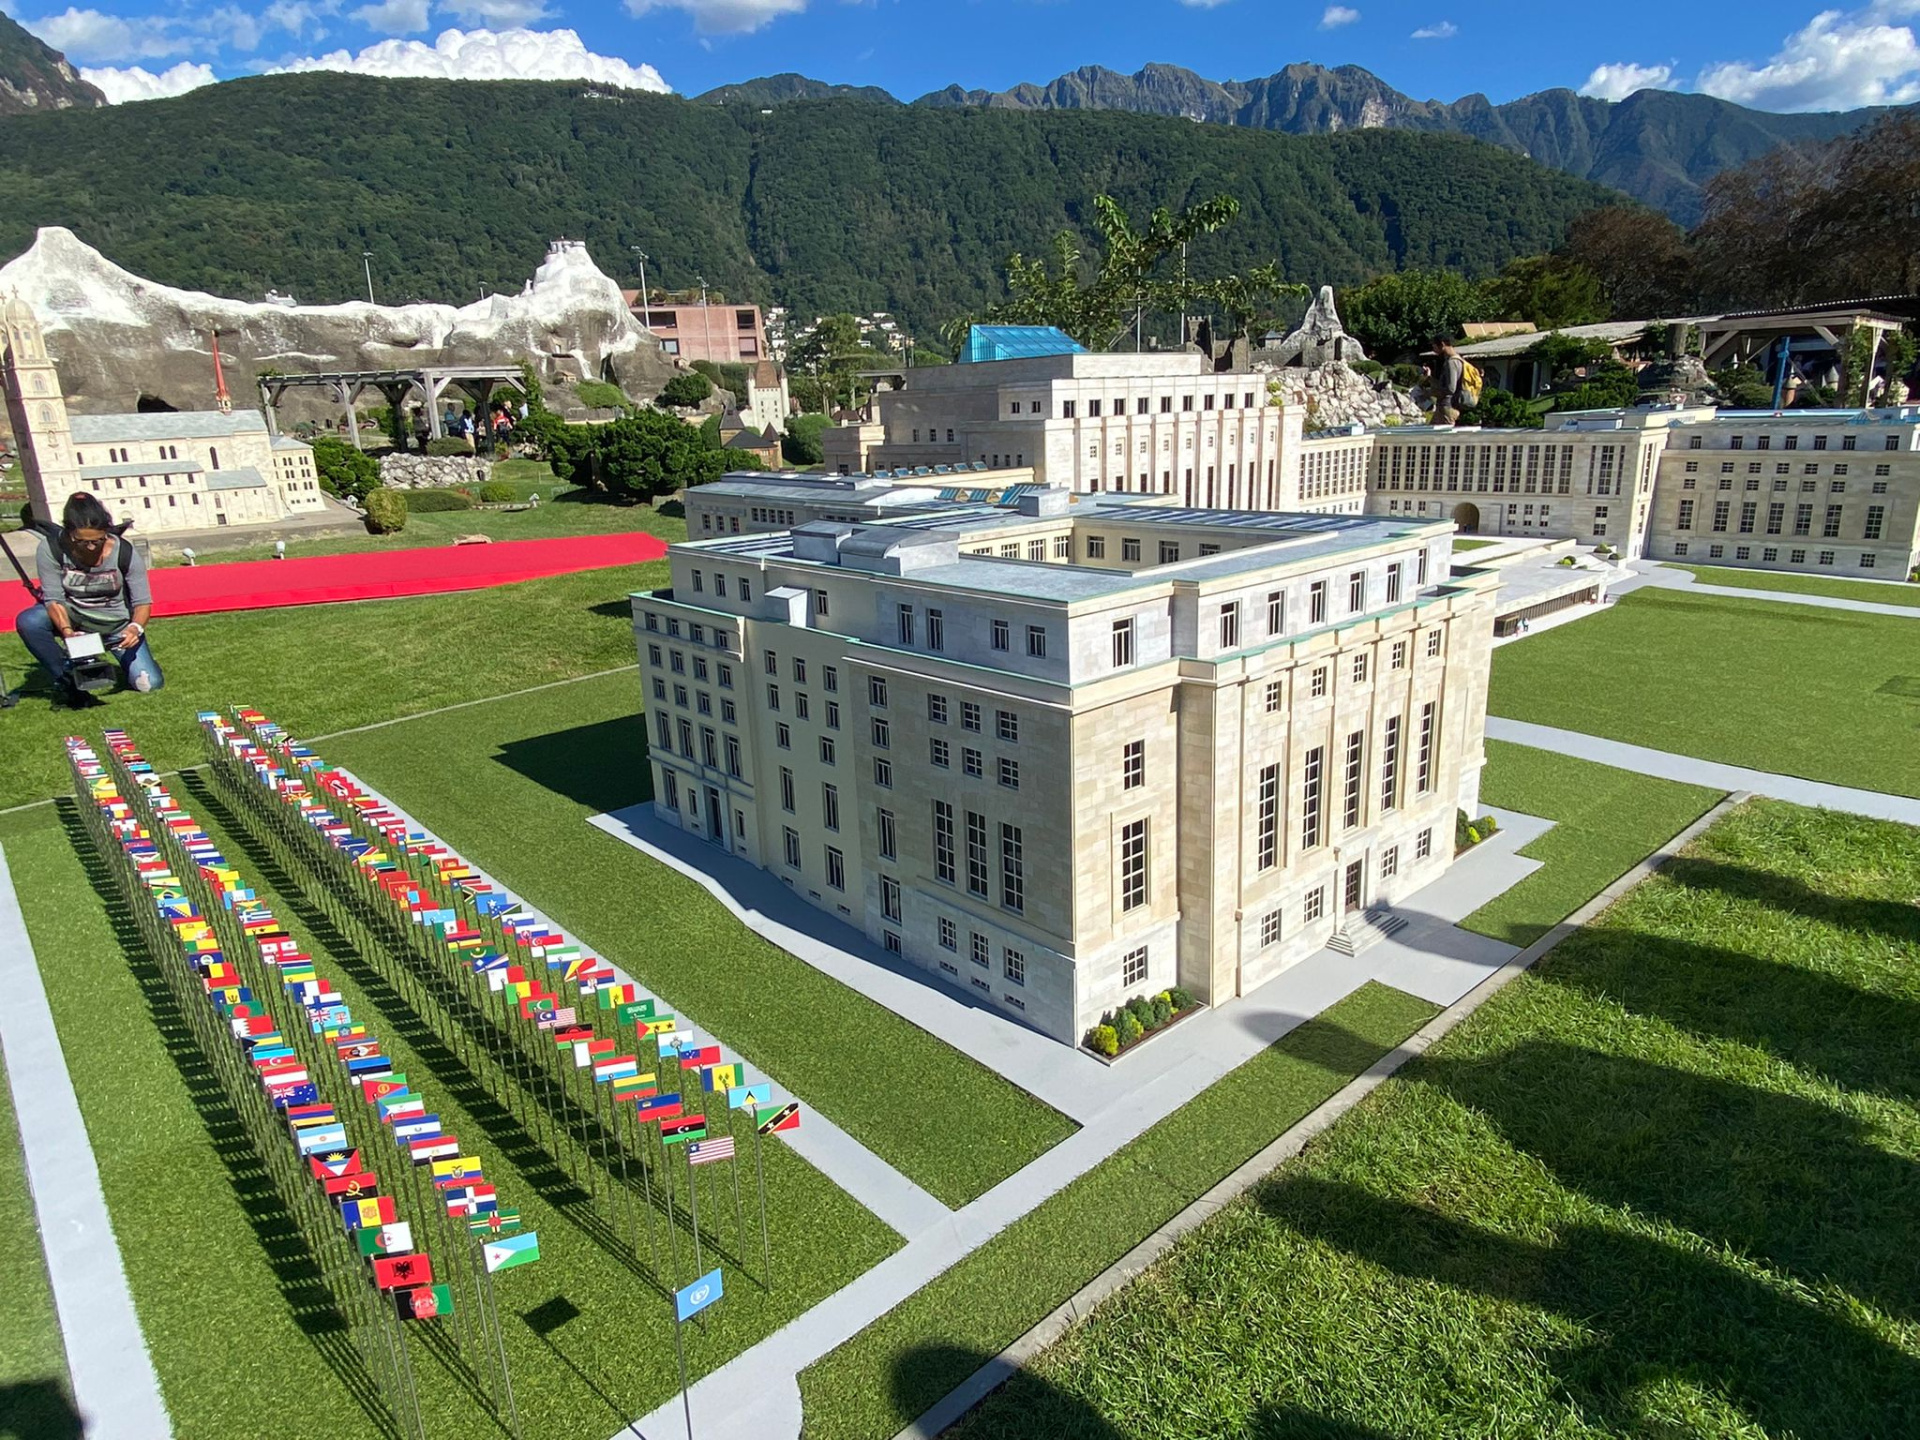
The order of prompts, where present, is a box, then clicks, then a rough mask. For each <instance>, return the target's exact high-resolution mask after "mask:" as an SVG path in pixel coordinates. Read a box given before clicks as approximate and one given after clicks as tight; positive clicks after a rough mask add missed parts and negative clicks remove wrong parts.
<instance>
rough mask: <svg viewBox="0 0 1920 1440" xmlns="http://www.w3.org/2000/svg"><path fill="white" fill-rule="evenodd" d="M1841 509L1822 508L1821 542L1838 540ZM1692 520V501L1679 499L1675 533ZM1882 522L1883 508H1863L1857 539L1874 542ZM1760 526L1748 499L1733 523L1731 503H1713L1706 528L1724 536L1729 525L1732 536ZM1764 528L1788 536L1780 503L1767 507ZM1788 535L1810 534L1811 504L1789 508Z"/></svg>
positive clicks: (1883, 525) (1884, 517)
mask: <svg viewBox="0 0 1920 1440" xmlns="http://www.w3.org/2000/svg"><path fill="white" fill-rule="evenodd" d="M1845 510H1846V507H1845V506H1844V505H1829V506H1827V507H1826V513H1825V514H1824V515H1822V516H1821V517H1820V538H1821V539H1823V540H1837V539H1839V538H1840V526H1841V522H1842V520H1843V519H1844V518H1845ZM1693 519H1694V515H1693V501H1691V500H1682V501H1681V502H1680V508H1679V511H1678V512H1677V514H1676V515H1675V517H1674V528H1675V529H1676V530H1691V529H1693ZM1886 520H1887V507H1886V506H1884V505H1869V506H1867V507H1866V514H1865V516H1864V517H1863V519H1862V521H1861V527H1860V538H1861V539H1862V540H1878V539H1879V538H1880V537H1881V534H1882V532H1883V531H1884V530H1885V528H1886ZM1760 523H1761V521H1760V504H1759V502H1758V501H1756V500H1748V501H1745V502H1743V503H1742V504H1741V506H1740V515H1739V518H1738V520H1737V521H1736V520H1735V518H1734V515H1733V502H1732V501H1731V500H1716V501H1715V502H1714V505H1713V516H1712V524H1711V525H1709V526H1708V527H1707V528H1708V529H1709V530H1710V531H1712V532H1713V533H1714V534H1725V533H1726V532H1727V530H1728V527H1729V526H1737V532H1736V533H1738V534H1741V535H1751V534H1753V533H1754V531H1755V528H1756V527H1757V526H1759V525H1760ZM1765 526H1766V529H1765V533H1766V534H1768V535H1783V534H1787V533H1789V532H1788V531H1787V528H1786V526H1787V505H1786V502H1785V501H1784V500H1776V501H1774V502H1773V503H1771V504H1769V505H1768V506H1767V516H1766V521H1765ZM1791 533H1792V534H1794V535H1805V536H1811V535H1812V534H1813V506H1812V505H1811V504H1803V505H1796V506H1794V507H1793V529H1792V531H1791Z"/></svg>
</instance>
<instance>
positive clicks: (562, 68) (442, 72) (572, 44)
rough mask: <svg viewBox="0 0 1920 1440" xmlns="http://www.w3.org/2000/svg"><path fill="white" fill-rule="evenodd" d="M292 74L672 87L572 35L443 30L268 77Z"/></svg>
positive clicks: (649, 69) (294, 64)
mask: <svg viewBox="0 0 1920 1440" xmlns="http://www.w3.org/2000/svg"><path fill="white" fill-rule="evenodd" d="M294 70H342V71H346V72H347V73H349V74H353V75H384V76H389V77H405V76H416V77H425V78H429V79H438V80H590V81H593V82H594V83H596V84H601V85H616V86H619V87H620V88H621V89H625V90H654V91H659V92H663V93H664V92H667V91H670V90H672V88H673V87H672V86H670V85H668V84H667V82H666V81H665V80H663V79H661V78H660V72H659V71H658V70H656V69H654V68H653V66H651V65H638V66H636V65H631V64H629V63H628V62H626V61H625V60H622V59H620V58H619V57H618V56H614V55H596V54H594V53H593V52H592V51H591V50H589V49H587V47H586V45H585V44H584V43H583V42H582V41H581V39H580V37H579V35H577V34H576V33H575V32H573V31H572V30H498V31H496V30H443V31H441V33H440V38H439V39H438V40H436V41H434V42H433V44H431V45H428V44H426V43H425V42H423V41H420V40H382V41H381V42H380V43H379V44H377V45H369V46H367V48H366V49H364V50H362V51H360V52H359V53H358V54H349V53H348V52H347V51H345V50H335V51H334V52H332V53H331V54H328V55H319V56H315V57H312V58H310V59H304V60H293V61H290V62H288V63H286V64H284V65H281V66H277V67H275V70H274V71H272V72H270V73H275V74H278V73H282V72H285V71H294Z"/></svg>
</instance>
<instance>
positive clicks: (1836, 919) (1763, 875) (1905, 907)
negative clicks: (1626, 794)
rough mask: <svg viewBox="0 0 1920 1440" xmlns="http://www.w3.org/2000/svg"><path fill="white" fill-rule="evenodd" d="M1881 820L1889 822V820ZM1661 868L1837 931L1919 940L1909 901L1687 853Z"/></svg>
mask: <svg viewBox="0 0 1920 1440" xmlns="http://www.w3.org/2000/svg"><path fill="white" fill-rule="evenodd" d="M1885 823H1886V824H1887V825H1889V826H1891V825H1892V824H1893V823H1894V822H1892V821H1887V822H1885ZM1900 828H1902V829H1905V828H1906V827H1904V826H1902V827H1900ZM1661 873H1662V874H1663V875H1664V876H1665V877H1666V878H1667V879H1669V880H1671V881H1673V882H1674V883H1675V884H1677V885H1685V886H1686V887H1687V888H1688V889H1691V890H1717V891H1719V892H1720V893H1721V894H1722V895H1726V896H1729V897H1731V898H1733V899H1736V900H1750V901H1753V902H1754V903H1756V904H1760V905H1766V906H1769V907H1770V908H1772V909H1774V910H1778V911H1780V912H1781V913H1782V914H1786V915H1798V916H1803V917H1805V918H1806V919H1809V920H1817V921H1819V922H1820V923H1822V924H1824V925H1832V926H1835V927H1836V928H1838V929H1841V930H1854V931H1860V932H1863V933H1866V934H1869V935H1879V936H1882V937H1884V938H1885V939H1888V940H1892V941H1893V942H1895V943H1896V944H1900V945H1920V906H1917V905H1915V904H1914V903H1913V902H1912V901H1911V900H1876V899H1871V898H1866V897H1859V896H1851V895H1829V894H1826V893H1825V892H1823V891H1819V890H1816V889H1814V888H1813V887H1812V886H1811V885H1808V884H1807V883H1806V882H1805V881H1802V880H1796V879H1794V878H1793V877H1792V876H1790V875H1781V874H1778V873H1777V872H1774V871H1768V870H1754V869H1751V868H1749V867H1747V866H1745V865H1729V864H1727V863H1726V862H1725V861H1722V860H1703V859H1700V858H1698V857H1696V856H1691V855H1686V856H1680V857H1677V858H1676V859H1674V860H1673V861H1672V862H1671V863H1669V864H1668V865H1667V866H1666V868H1665V869H1664V870H1663V871H1662V872H1661Z"/></svg>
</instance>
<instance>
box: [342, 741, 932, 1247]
mask: <svg viewBox="0 0 1920 1440" xmlns="http://www.w3.org/2000/svg"><path fill="white" fill-rule="evenodd" d="M343 773H347V774H351V773H352V772H351V771H347V772H343ZM353 779H354V783H356V784H357V785H359V786H360V787H361V788H362V789H364V790H365V791H366V792H367V793H368V794H369V795H372V796H375V797H377V798H378V799H379V801H380V803H381V804H383V805H385V806H387V807H388V808H389V809H391V810H392V811H393V812H394V813H395V814H396V815H400V816H402V817H404V818H405V819H406V821H407V823H408V824H409V825H411V826H413V827H414V828H415V829H418V830H424V831H427V832H428V833H429V834H431V833H432V831H431V828H430V827H429V826H426V825H423V824H421V823H420V821H419V820H417V819H415V818H414V817H413V816H412V815H410V814H408V813H407V811H406V810H405V809H404V808H403V807H401V806H400V805H397V804H395V803H394V802H393V801H392V800H391V799H389V798H388V797H386V796H385V795H382V794H380V792H379V791H378V790H376V789H374V788H373V786H371V785H369V784H368V783H367V782H366V780H365V779H363V778H361V777H360V776H357V775H356V776H354V777H353ZM452 848H453V849H455V850H456V851H457V850H458V849H459V847H458V846H453V847H452ZM468 864H469V865H473V862H472V861H468ZM473 869H474V871H475V872H476V873H477V874H479V875H480V877H481V878H482V879H483V880H485V881H486V882H487V883H488V884H490V885H492V886H494V887H495V888H496V889H498V890H500V891H501V892H502V893H503V894H507V895H513V894H514V892H513V891H512V890H511V889H509V888H508V887H507V886H505V885H502V884H500V882H499V881H497V880H495V879H494V878H493V877H492V876H491V875H488V874H487V873H486V872H485V871H484V870H481V869H480V867H479V866H478V865H473ZM516 898H517V897H516ZM517 903H518V904H519V905H520V907H521V908H522V909H523V910H526V911H527V912H528V913H529V914H531V915H535V916H537V917H538V918H539V919H540V921H541V923H543V924H544V925H546V926H547V927H548V928H549V929H552V930H555V931H557V932H559V933H560V934H562V935H564V936H566V939H567V941H568V943H569V944H577V945H579V946H581V947H582V948H584V949H587V950H592V951H593V953H595V954H598V953H599V951H598V950H596V949H594V946H593V945H592V944H591V943H590V942H588V941H586V940H582V939H580V938H579V937H578V936H576V935H574V934H572V933H571V932H569V931H568V930H566V929H565V927H563V926H561V925H559V924H558V923H556V922H555V921H554V920H552V919H550V918H549V917H548V916H546V915H544V914H542V913H541V911H540V910H539V909H538V908H536V907H535V906H533V905H532V904H529V903H528V902H527V901H526V900H524V899H519V900H518V901H517ZM615 973H616V974H617V975H618V976H619V977H620V979H621V981H622V982H623V983H632V984H637V985H638V984H639V982H638V981H635V980H634V978H633V977H632V976H631V975H629V974H627V973H626V972H625V971H624V970H621V969H619V967H617V966H616V967H615ZM639 989H640V993H641V995H643V996H647V997H651V998H654V999H657V1000H659V1001H660V1003H661V1005H662V1006H664V1007H665V1008H666V1009H668V1010H672V1011H673V1012H674V1013H675V1014H677V1015H678V1016H679V1018H680V1020H681V1022H682V1023H683V1025H684V1027H685V1028H687V1029H689V1030H693V1031H695V1032H697V1033H698V1034H700V1035H705V1036H706V1037H707V1040H708V1041H709V1042H710V1043H712V1044H716V1045H719V1046H720V1050H721V1054H722V1055H723V1056H724V1058H726V1059H727V1060H732V1061H740V1062H741V1063H742V1064H743V1065H745V1064H746V1061H745V1060H744V1058H743V1057H742V1056H741V1055H740V1054H739V1053H738V1052H737V1051H735V1050H733V1049H732V1048H731V1047H729V1046H728V1045H727V1044H726V1042H725V1041H724V1040H722V1039H721V1038H720V1037H719V1036H717V1035H715V1034H713V1033H712V1032H711V1031H709V1030H706V1029H705V1028H703V1027H702V1026H701V1025H700V1024H699V1023H698V1022H697V1021H696V1020H695V1019H694V1018H693V1017H692V1016H691V1015H689V1014H687V1013H686V1011H684V1010H679V1009H677V1008H676V1007H675V1006H674V1005H673V1002H672V1001H671V1000H669V999H667V997H665V996H657V995H654V992H653V991H651V990H649V989H648V988H647V987H646V986H645V985H639ZM752 1068H753V1069H754V1070H756V1071H759V1072H760V1074H759V1078H761V1079H764V1080H766V1081H767V1082H769V1083H770V1084H771V1085H772V1086H773V1098H774V1101H775V1103H777V1104H785V1103H786V1102H787V1101H789V1100H795V1099H798V1100H802V1101H804V1100H805V1098H806V1097H805V1096H796V1095H794V1094H793V1093H792V1092H791V1091H789V1090H788V1089H786V1087H785V1086H783V1085H781V1084H780V1081H779V1079H778V1078H777V1077H775V1076H772V1075H767V1074H766V1073H765V1072H764V1071H761V1070H760V1067H759V1066H758V1065H755V1066H753V1067H752ZM807 1111H808V1113H807V1123H806V1124H804V1125H802V1126H801V1127H800V1129H798V1130H796V1131H793V1132H792V1133H790V1134H788V1135H787V1136H786V1137H784V1138H785V1139H786V1140H787V1141H788V1143H789V1144H790V1145H791V1147H792V1149H793V1151H794V1153H795V1154H797V1155H799V1156H800V1157H801V1158H802V1159H804V1160H806V1161H807V1162H808V1163H809V1164H810V1165H812V1166H813V1167H814V1168H815V1169H816V1170H818V1171H820V1173H821V1174H823V1175H825V1176H826V1177H827V1178H828V1179H829V1180H831V1181H832V1182H833V1183H834V1184H835V1185H838V1186H839V1187H840V1188H841V1189H842V1190H844V1191H846V1192H847V1193H848V1194H849V1195H851V1196H853V1198H854V1199H856V1200H858V1201H859V1202H860V1203H861V1204H862V1205H864V1206H866V1207H867V1209H869V1210H871V1211H872V1212H873V1213H874V1214H875V1215H877V1216H878V1217H879V1218H880V1219H881V1220H882V1221H883V1222H884V1223H886V1224H887V1225H889V1226H891V1227H892V1228H893V1229H894V1230H895V1231H897V1232H898V1233H900V1234H902V1235H906V1236H913V1235H917V1234H919V1233H921V1232H922V1231H924V1230H925V1229H927V1228H928V1227H929V1226H930V1225H935V1224H937V1223H939V1222H940V1221H941V1220H944V1219H945V1218H947V1217H948V1216H949V1215H951V1214H952V1212H951V1211H950V1210H948V1209H947V1207H946V1206H945V1205H943V1204H941V1203H940V1201H938V1200H936V1199H935V1198H934V1197H933V1196H931V1195H929V1194H928V1193H927V1192H926V1191H925V1190H923V1189H921V1188H920V1187H919V1186H918V1185H916V1184H914V1183H913V1181H911V1180H909V1179H908V1178H907V1177H906V1176H904V1175H902V1174H901V1173H900V1172H899V1171H898V1170H896V1169H894V1168H893V1167H892V1166H891V1165H889V1164H887V1162H886V1161H884V1160H882V1159H881V1158H880V1157H879V1156H878V1155H875V1154H874V1153H873V1152H872V1151H871V1150H869V1149H867V1147H866V1146H864V1145H862V1144H861V1143H860V1142H859V1141H858V1140H855V1139H854V1138H853V1137H852V1136H851V1135H849V1134H847V1132H846V1131H844V1130H842V1129H841V1128H840V1127H839V1126H838V1125H835V1124H834V1123H833V1122H832V1121H831V1120H828V1119H827V1118H826V1117H825V1116H823V1115H821V1114H820V1112H819V1111H817V1110H815V1109H814V1108H813V1107H812V1106H810V1105H809V1106H808V1107H807Z"/></svg>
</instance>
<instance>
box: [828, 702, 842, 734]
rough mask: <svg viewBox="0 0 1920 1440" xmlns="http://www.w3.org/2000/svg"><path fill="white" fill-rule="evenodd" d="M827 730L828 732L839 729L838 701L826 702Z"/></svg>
mask: <svg viewBox="0 0 1920 1440" xmlns="http://www.w3.org/2000/svg"><path fill="white" fill-rule="evenodd" d="M827 728H828V729H829V730H838V729H839V728H840V702H839V701H838V700H829V701H827Z"/></svg>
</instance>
